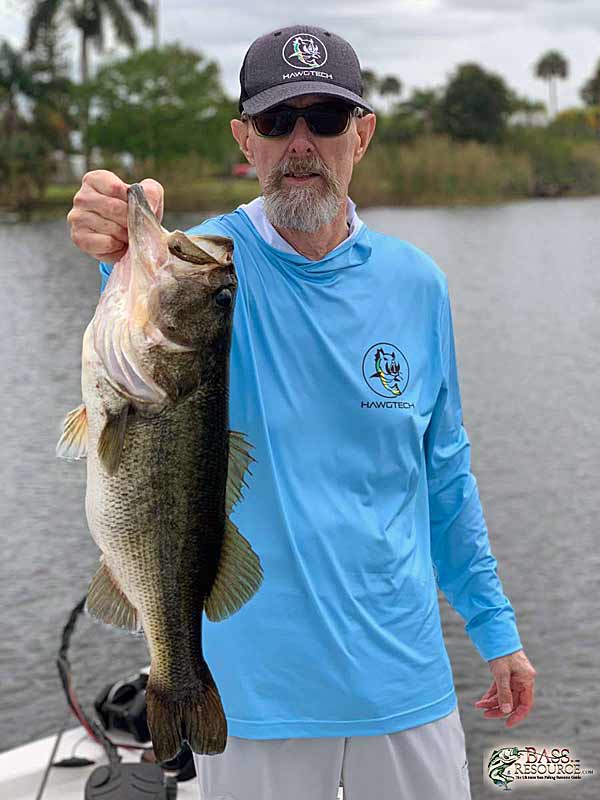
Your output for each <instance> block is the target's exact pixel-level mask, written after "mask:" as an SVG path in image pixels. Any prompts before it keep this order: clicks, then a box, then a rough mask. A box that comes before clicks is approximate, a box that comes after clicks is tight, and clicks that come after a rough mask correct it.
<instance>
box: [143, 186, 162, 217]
mask: <svg viewBox="0 0 600 800" xmlns="http://www.w3.org/2000/svg"><path fill="white" fill-rule="evenodd" d="M140 184H141V185H142V187H143V189H144V194H145V195H146V197H147V198H148V202H149V203H150V208H151V209H152V211H154V213H155V214H156V216H157V218H158V221H159V222H162V218H163V211H164V200H165V190H164V189H163V187H162V184H160V183H159V182H158V181H155V180H154V178H144V180H143V181H140Z"/></svg>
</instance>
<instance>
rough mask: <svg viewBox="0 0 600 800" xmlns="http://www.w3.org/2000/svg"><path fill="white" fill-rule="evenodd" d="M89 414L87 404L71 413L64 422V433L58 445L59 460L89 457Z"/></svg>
mask: <svg viewBox="0 0 600 800" xmlns="http://www.w3.org/2000/svg"><path fill="white" fill-rule="evenodd" d="M87 436H88V424H87V412H86V408H85V404H84V403H82V404H81V405H79V406H77V408H74V409H73V410H72V411H69V413H68V414H67V416H66V417H65V419H64V422H63V432H62V434H61V437H60V439H59V440H58V443H57V445H56V455H57V456H58V457H59V458H69V459H76V458H85V456H86V455H87Z"/></svg>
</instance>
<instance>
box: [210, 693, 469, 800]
mask: <svg viewBox="0 0 600 800" xmlns="http://www.w3.org/2000/svg"><path fill="white" fill-rule="evenodd" d="M194 761H195V764H196V773H197V775H198V783H199V786H200V800H336V798H337V797H338V788H339V786H340V782H341V783H342V784H343V800H422V799H423V798H426V800H471V789H470V785H469V772H468V765H467V755H466V750H465V735H464V731H463V727H462V723H461V719H460V714H459V711H458V706H457V707H456V708H455V709H454V711H452V712H451V713H450V714H448V715H447V716H445V717H442V718H441V719H436V720H434V721H433V722H428V723H427V724H426V725H418V726H417V727H414V728H407V729H406V730H403V731H397V732H395V733H388V734H383V735H376V736H348V737H344V736H334V737H328V736H326V737H318V738H313V739H302V738H294V739H242V738H239V737H237V736H228V738H227V747H226V748H225V750H224V751H223V752H222V753H219V755H214V756H211V755H198V754H196V753H194ZM340 797H342V793H340Z"/></svg>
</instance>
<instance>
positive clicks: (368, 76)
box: [360, 69, 379, 100]
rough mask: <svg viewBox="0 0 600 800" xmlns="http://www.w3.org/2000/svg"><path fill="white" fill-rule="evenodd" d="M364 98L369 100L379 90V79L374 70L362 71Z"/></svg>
mask: <svg viewBox="0 0 600 800" xmlns="http://www.w3.org/2000/svg"><path fill="white" fill-rule="evenodd" d="M360 74H361V77H362V82H363V96H364V97H365V98H366V99H367V100H368V99H369V98H370V97H372V95H373V93H374V92H376V91H377V89H378V88H379V78H378V77H377V75H376V74H375V73H374V72H373V70H372V69H361V71H360Z"/></svg>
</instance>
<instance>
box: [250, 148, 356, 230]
mask: <svg viewBox="0 0 600 800" xmlns="http://www.w3.org/2000/svg"><path fill="white" fill-rule="evenodd" d="M286 172H292V173H294V174H301V173H309V172H316V173H318V174H319V175H320V176H321V178H320V180H319V181H317V182H316V183H315V184H314V185H307V186H291V185H288V184H285V183H284V182H283V176H284V175H285V173H286ZM263 196H264V211H265V215H266V217H267V219H268V220H269V222H270V223H271V225H273V227H274V228H288V229H290V230H294V231H304V232H305V233H315V232H316V231H318V230H319V228H321V227H322V226H323V225H329V223H331V222H333V220H334V219H335V218H336V216H337V214H338V213H339V210H340V205H341V204H342V202H343V200H344V187H343V186H342V184H341V182H340V181H339V179H338V178H337V177H336V175H335V174H334V173H333V172H332V170H331V169H329V167H328V166H327V165H326V164H325V163H324V162H323V161H321V159H320V158H319V157H318V156H317V155H316V154H310V155H307V156H304V157H294V158H291V157H288V158H287V159H285V160H284V161H283V162H281V163H279V164H277V165H276V166H275V167H273V169H272V170H271V172H270V173H269V175H268V176H267V179H266V180H265V182H264V185H263Z"/></svg>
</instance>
